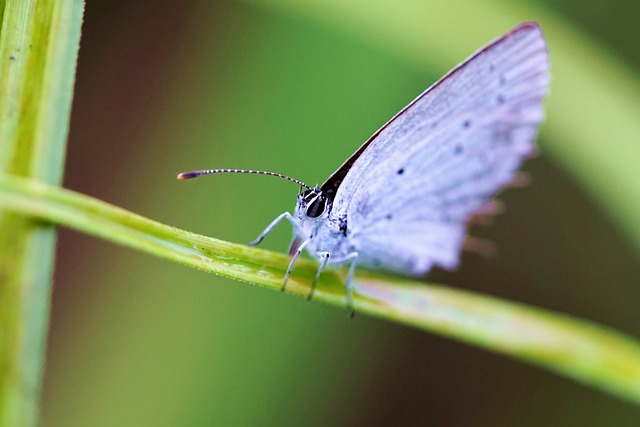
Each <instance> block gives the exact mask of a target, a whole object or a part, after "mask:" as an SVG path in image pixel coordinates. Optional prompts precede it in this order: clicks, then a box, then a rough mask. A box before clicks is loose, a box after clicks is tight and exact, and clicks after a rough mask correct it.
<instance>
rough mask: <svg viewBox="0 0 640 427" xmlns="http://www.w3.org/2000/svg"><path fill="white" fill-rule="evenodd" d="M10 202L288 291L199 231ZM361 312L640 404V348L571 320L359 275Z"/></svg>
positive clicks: (274, 263)
mask: <svg viewBox="0 0 640 427" xmlns="http://www.w3.org/2000/svg"><path fill="white" fill-rule="evenodd" d="M0 205H1V206H3V207H4V208H5V209H11V210H13V211H15V212H18V213H20V214H23V215H28V216H32V217H34V218H38V219H40V220H43V221H47V222H50V223H55V224H61V225H64V226H67V227H71V228H73V229H76V230H78V231H82V232H85V233H89V234H92V235H95V236H98V237H101V238H103V239H106V240H110V241H112V242H116V243H120V244H122V245H125V246H127V247H130V248H134V249H138V250H142V251H144V252H148V253H151V254H153V255H157V256H160V257H163V258H166V259H169V260H173V261H177V262H180V263H183V264H186V265H189V266H192V267H196V268H199V269H202V270H205V271H208V272H212V273H215V274H219V275H222V276H225V277H229V278H232V279H237V280H242V281H245V282H248V283H251V284H254V285H260V286H265V287H268V288H271V289H274V290H279V289H280V287H281V285H282V279H283V277H284V272H285V270H286V268H287V265H288V263H289V258H288V257H287V256H284V255H281V254H276V253H272V252H267V251H263V250H260V249H257V248H250V247H247V246H243V245H238V244H233V243H228V242H224V241H221V240H217V239H213V238H209V237H205V236H201V235H198V234H194V233H190V232H187V231H184V230H180V229H177V228H174V227H170V226H167V225H164V224H160V223H158V222H155V221H152V220H149V219H146V218H143V217H141V216H139V215H136V214H133V213H131V212H127V211H126V210H123V209H121V208H118V207H115V206H112V205H109V204H107V203H104V202H101V201H99V200H96V199H93V198H90V197H87V196H83V195H81V194H78V193H74V192H72V191H69V190H64V189H60V188H56V187H53V186H49V185H46V184H43V183H38V182H34V181H28V180H25V179H20V178H17V177H5V178H3V179H0ZM316 268H317V263H315V262H313V261H309V260H299V262H298V263H297V264H296V266H295V268H294V271H293V274H292V275H291V279H290V282H289V284H288V287H287V291H288V292H291V293H294V294H297V295H302V296H306V295H307V293H308V292H309V289H310V286H311V280H312V279H313V276H314V274H315V271H316ZM344 278H345V271H344V270H342V269H329V270H327V271H326V273H323V275H322V278H321V280H320V282H319V283H318V286H317V289H316V292H315V294H314V300H316V301H323V302H327V303H330V304H333V305H336V306H340V307H345V297H344V286H343V283H344ZM354 288H355V294H354V306H355V308H356V311H357V312H358V313H361V314H364V313H366V314H370V315H372V316H375V317H379V318H381V319H385V320H389V321H394V322H398V323H402V324H405V325H408V326H411V327H414V328H418V329H423V330H426V331H431V332H434V333H437V334H440V335H444V336H448V337H451V338H455V339H457V340H460V341H463V342H466V343H469V344H473V345H476V346H478V347H482V348H485V349H488V350H491V351H495V352H499V353H502V354H505V355H508V356H511V357H514V358H516V359H519V360H522V361H525V362H528V363H531V364H534V365H538V366H540V367H542V368H544V369H547V370H550V371H554V372H556V373H558V374H560V375H564V376H566V377H571V378H573V379H575V380H577V381H579V382H582V383H584V384H586V385H590V386H591V387H595V388H599V389H601V390H604V391H607V392H609V393H611V394H613V395H616V396H618V397H621V398H623V399H626V400H628V401H631V402H634V403H635V404H638V405H640V343H638V341H636V340H634V339H633V338H631V337H628V336H625V335H623V334H621V333H619V332H616V331H614V330H612V329H609V328H606V327H602V326H598V325H595V324H592V323H589V322H586V321H583V320H579V319H575V318H572V317H569V316H566V315H561V314H558V313H552V312H549V311H546V310H542V309H537V308H533V307H528V306H524V305H522V304H517V303H514V302H509V301H502V300H499V299H496V298H492V297H488V296H482V295H477V294H474V293H472V292H468V291H463V290H459V289H453V288H447V287H444V286H438V285H431V284H423V283H418V282H415V281H411V280H408V279H403V278H399V277H392V276H386V275H381V274H374V273H372V272H368V271H364V270H363V271H359V272H358V273H357V274H356V276H355V277H354Z"/></svg>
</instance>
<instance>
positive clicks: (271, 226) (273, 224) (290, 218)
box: [248, 212, 301, 246]
mask: <svg viewBox="0 0 640 427" xmlns="http://www.w3.org/2000/svg"><path fill="white" fill-rule="evenodd" d="M283 219H287V220H288V221H289V222H290V223H291V224H293V227H294V228H296V229H298V230H299V229H300V225H299V224H298V221H296V219H295V218H294V217H293V216H291V214H290V213H289V212H283V213H281V214H280V215H278V216H277V217H276V219H274V220H273V221H271V224H269V225H267V228H265V229H264V231H263V232H262V233H260V235H259V236H258V238H257V239H256V240H254V241H253V242H250V243H248V245H249V246H256V245H257V244H258V243H260V242H262V240H263V239H264V238H265V237H266V235H267V234H269V233H270V232H271V230H273V229H274V228H275V227H276V225H278V223H279V222H280V221H282V220H283ZM299 231H301V230H299Z"/></svg>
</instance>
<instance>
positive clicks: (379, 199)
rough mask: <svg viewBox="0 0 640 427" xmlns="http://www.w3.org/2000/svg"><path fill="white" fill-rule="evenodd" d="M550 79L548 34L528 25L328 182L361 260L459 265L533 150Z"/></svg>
mask: <svg viewBox="0 0 640 427" xmlns="http://www.w3.org/2000/svg"><path fill="white" fill-rule="evenodd" d="M548 82H549V77H548V55H547V51H546V44H545V41H544V38H543V36H542V33H541V31H540V29H539V27H538V26H537V24H534V23H525V24H522V25H520V26H518V27H516V28H514V29H513V30H512V31H511V32H509V33H508V34H506V35H504V36H503V37H501V38H499V39H497V40H495V41H494V42H492V43H490V44H489V45H487V46H486V47H485V48H483V49H481V50H480V51H478V52H477V53H476V54H474V55H473V56H471V57H470V58H469V59H468V60H467V61H466V62H464V63H462V64H461V65H459V66H458V67H456V68H454V69H453V70H452V71H451V72H449V73H448V74H447V75H446V76H445V77H443V78H442V79H441V80H440V81H438V82H437V83H436V84H434V85H433V86H432V87H430V88H429V89H428V90H427V91H425V92H424V93H423V94H422V95H420V96H419V97H418V98H417V99H416V100H415V101H413V102H412V103H411V104H409V105H408V106H407V107H406V108H405V109H404V110H402V111H401V112H400V113H398V114H397V115H396V116H395V117H394V118H393V119H391V120H390V121H389V122H388V123H387V124H385V126H383V127H382V128H381V129H380V130H379V131H378V132H376V133H375V134H374V135H373V136H372V137H371V138H370V139H369V140H368V141H367V142H365V144H364V145H363V146H362V147H361V148H360V149H359V150H358V151H357V152H356V153H355V154H354V155H353V156H352V157H351V158H350V159H349V160H347V162H345V164H344V165H343V166H342V167H341V168H340V169H338V171H336V172H335V173H334V175H332V176H331V177H330V178H329V179H328V180H327V182H326V183H325V184H324V185H323V190H326V189H327V188H334V189H337V193H336V194H335V200H334V204H333V210H332V212H331V216H332V217H333V218H346V220H347V221H348V227H349V232H350V235H351V238H352V239H354V242H357V243H358V247H359V249H358V250H359V252H360V255H361V260H362V261H364V263H365V264H371V265H378V264H381V266H383V267H386V268H389V269H392V270H396V271H401V272H404V273H409V274H421V273H424V272H426V271H428V270H429V269H430V268H431V267H432V266H433V265H439V266H442V267H445V268H453V267H455V266H456V265H457V262H458V256H459V255H458V254H459V252H460V247H461V245H462V240H463V238H464V235H465V222H466V221H467V219H468V218H469V217H470V216H471V214H473V213H474V212H475V211H476V210H478V209H480V208H481V207H482V206H483V204H485V203H486V202H487V201H488V200H489V199H490V198H491V197H493V196H494V195H495V193H496V192H498V191H499V190H500V189H501V188H502V187H503V186H504V185H506V184H507V183H509V182H510V181H511V180H512V179H513V178H514V176H515V174H516V172H517V170H518V168H519V167H520V165H521V163H522V161H523V160H524V159H525V158H527V157H529V156H530V155H532V154H533V152H534V146H533V140H534V138H535V134H536V127H537V125H538V123H539V122H540V120H541V118H542V105H541V101H542V98H543V97H544V95H545V94H546V91H547V86H548ZM390 253H393V254H395V255H394V256H393V257H390V256H389V254H390ZM359 262H360V261H359Z"/></svg>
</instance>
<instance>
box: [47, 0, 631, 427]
mask: <svg viewBox="0 0 640 427" xmlns="http://www.w3.org/2000/svg"><path fill="white" fill-rule="evenodd" d="M299 4H300V5H304V8H302V7H301V6H297V5H299ZM320 4H321V3H296V6H295V7H296V9H295V10H294V9H290V8H286V9H282V10H285V11H284V12H283V11H282V10H281V9H279V8H269V7H264V6H255V5H250V4H246V3H227V2H205V1H201V2H197V1H193V2H178V1H168V0H167V1H163V2H153V3H151V2H126V1H124V0H120V1H109V2H106V1H102V2H101V1H95V2H90V4H89V5H88V10H87V14H86V21H85V23H84V34H83V43H82V51H81V56H80V63H79V70H78V71H79V74H78V81H77V86H76V91H77V96H76V98H75V100H74V112H73V116H72V127H71V138H70V145H69V157H68V161H69V168H68V170H67V176H66V183H65V186H67V187H70V188H73V189H76V190H79V191H81V192H84V193H88V194H91V195H95V196H97V197H99V198H100V199H103V200H107V201H109V202H112V203H114V204H116V205H120V206H123V207H125V208H127V209H130V210H132V211H134V212H139V213H142V214H144V215H146V216H149V217H153V218H157V219H158V220H160V221H162V222H165V223H170V224H176V225H179V226H180V227H182V228H185V229H189V230H197V231H198V232H201V233H203V234H206V235H212V236H216V237H219V238H222V239H228V240H232V241H238V242H245V241H249V240H251V239H253V238H254V237H255V235H256V234H257V232H259V231H260V230H261V229H262V227H263V226H264V225H265V224H266V223H268V222H269V221H270V220H271V218H273V217H274V216H275V215H277V214H279V213H280V212H282V211H283V210H285V209H290V208H291V207H292V205H293V203H294V196H295V194H296V191H297V189H295V188H291V187H287V186H286V184H284V185H283V184H282V183H279V182H274V181H273V180H261V179H259V178H256V177H238V176H228V177H216V179H208V180H204V179H203V180H202V181H201V182H197V183H193V184H192V185H188V186H186V185H185V183H180V182H175V180H174V179H175V173H176V172H179V171H181V170H186V169H195V168H204V167H247V168H261V169H271V170H275V171H278V172H283V173H287V174H290V175H293V176H295V177H297V178H300V179H303V180H305V181H308V182H314V181H318V182H321V181H322V180H323V179H324V177H325V176H326V175H327V174H328V173H330V172H331V171H332V170H333V169H334V168H335V167H336V166H338V165H339V164H340V162H341V160H342V159H344V158H346V156H347V155H348V154H350V153H351V152H352V151H353V150H354V148H355V147H357V146H358V145H359V143H360V142H361V141H362V140H364V139H365V138H366V137H367V136H368V135H369V134H371V133H372V132H373V131H374V130H375V129H376V128H377V127H378V126H379V125H380V124H382V123H383V122H384V121H385V120H386V119H388V118H389V117H390V116H391V115H392V114H394V113H395V112H396V111H397V110H399V109H400V108H401V107H402V106H404V104H406V103H407V102H408V101H410V100H411V99H413V97H414V96H415V95H416V94H417V93H420V92H421V91H422V90H424V88H425V87H427V86H428V85H429V84H430V83H431V82H433V81H434V80H436V79H437V78H438V77H439V76H440V75H441V74H442V73H443V72H445V71H446V70H447V69H449V68H450V67H451V66H452V65H454V64H455V63H456V62H458V61H460V60H462V59H463V58H464V57H466V55H467V54H468V53H470V52H472V51H473V50H474V49H476V48H478V47H479V46H481V45H482V44H483V43H485V42H486V41H488V39H490V38H492V37H495V36H497V35H499V34H501V33H502V32H504V31H505V30H506V29H508V28H510V27H511V26H512V25H513V24H515V23H517V22H519V21H522V20H528V19H533V20H538V21H539V22H540V23H541V25H542V27H543V28H544V29H545V30H547V29H549V31H548V36H549V38H550V44H551V45H552V46H558V49H560V48H559V47H561V46H564V47H562V49H561V50H558V51H557V52H559V53H556V51H554V50H553V49H555V48H552V61H553V63H554V64H555V63H556V61H559V62H558V66H559V67H561V65H560V64H562V61H563V58H562V56H565V55H570V54H573V52H576V55H578V54H579V55H578V56H577V57H580V58H582V59H580V61H582V62H584V69H580V68H577V69H576V68H573V69H569V68H565V70H567V71H566V72H564V73H562V72H559V74H558V75H556V76H555V78H554V83H553V84H554V86H553V92H552V95H551V97H550V98H549V109H548V117H549V121H548V124H547V125H546V127H545V128H543V133H542V137H541V143H542V144H543V146H544V147H545V148H546V150H548V151H550V152H551V151H553V150H554V149H556V150H559V151H556V152H555V153H556V158H557V159H558V162H559V164H562V165H563V166H564V167H567V168H568V166H567V165H570V164H571V162H572V161H575V164H576V165H578V166H579V168H578V169H576V170H585V171H586V172H585V173H587V174H588V173H593V174H594V178H595V179H594V180H592V181H587V180H585V181H584V182H593V183H595V184H594V185H595V187H589V186H585V187H582V184H580V185H576V184H574V183H573V182H572V181H571V180H569V179H568V177H567V176H566V175H565V174H564V173H563V172H562V171H560V170H558V169H557V168H556V167H555V164H554V163H551V162H550V160H549V158H548V157H547V156H542V157H541V158H539V159H536V160H533V161H531V162H529V164H528V165H527V171H528V172H529V173H530V174H531V176H532V177H533V184H532V185H531V187H530V188H528V189H526V190H520V191H518V192H508V193H506V194H505V195H504V196H502V197H501V198H502V199H503V200H504V201H505V203H506V205H507V207H508V213H507V214H506V215H504V216H503V217H501V218H499V219H498V221H497V223H496V225H495V226H494V227H493V228H492V229H490V230H474V232H475V233H476V234H481V235H483V236H485V237H489V238H491V239H492V240H493V241H495V242H496V244H497V245H498V246H499V247H500V249H501V251H502V254H501V256H500V257H499V259H497V260H495V261H493V262H488V261H486V260H482V259H478V258H475V257H473V256H468V257H465V260H464V264H463V267H462V269H461V270H460V271H459V272H457V273H455V274H451V273H444V272H435V273H434V274H433V275H432V276H431V278H432V280H433V281H437V282H443V283H448V284H451V285H452V286H459V287H463V288H464V287H467V288H473V289H474V290H476V291H479V292H482V293H486V294H492V295H497V296H500V297H504V298H511V299H514V300H518V301H523V302H526V303H529V304H534V305H539V306H542V307H548V308H551V309H555V310H559V311H563V312H567V313H571V314H574V315H577V316H580V317H584V318H588V319H592V320H595V321H598V322H600V323H603V324H607V325H611V326H613V327H615V328H617V329H620V330H623V331H626V332H628V333H630V334H632V335H635V336H638V335H640V329H639V326H638V322H637V304H636V301H638V298H640V289H638V287H637V280H638V277H640V267H639V265H638V262H637V252H636V253H634V251H633V249H632V247H631V246H629V242H632V241H633V239H634V235H633V234H632V233H630V232H627V234H628V235H626V236H625V235H623V234H622V233H620V232H619V231H618V230H619V229H618V228H617V227H616V226H615V225H614V223H613V222H611V221H610V219H608V217H607V216H605V215H603V214H602V213H601V211H600V208H599V207H598V205H595V204H593V203H592V202H591V201H590V200H589V199H586V198H585V195H584V194H583V193H582V188H586V189H588V190H589V191H592V190H591V188H596V189H597V188H602V189H603V188H605V187H598V185H602V183H604V184H606V185H607V186H609V188H612V190H611V194H608V192H607V191H604V190H599V191H600V192H599V193H598V192H595V191H594V192H592V193H590V194H603V199H602V200H613V198H615V200H618V201H619V202H617V203H620V206H622V208H620V209H618V210H617V211H619V212H628V210H626V211H625V209H628V206H631V205H630V203H631V202H632V201H633V200H636V199H634V197H638V196H637V194H639V193H638V192H637V191H635V192H634V191H633V190H634V189H635V188H637V183H636V182H633V180H630V181H628V182H618V181H607V180H605V179H604V178H603V177H604V176H606V175H603V173H604V172H603V171H601V170H599V169H597V168H598V166H597V165H595V166H594V165H593V164H592V163H589V162H587V161H586V160H585V159H589V158H593V156H597V155H598V154H599V153H600V154H602V159H603V163H602V164H606V165H609V163H607V161H609V160H610V159H620V158H621V159H625V160H626V159H631V158H633V157H632V156H633V153H635V150H637V147H636V145H637V144H636V145H632V144H627V145H617V144H618V142H619V141H634V140H637V134H635V133H634V132H635V128H634V127H633V126H625V127H622V128H619V129H618V130H617V132H616V133H614V134H603V133H601V131H602V130H605V129H611V126H614V125H616V123H621V121H622V122H623V123H627V122H628V118H629V117H633V115H634V113H636V114H637V110H635V107H634V105H635V104H634V102H637V100H636V101H634V100H633V99H631V101H629V98H630V97H632V96H633V93H634V92H632V91H628V92H627V93H625V88H626V87H627V86H628V83H626V82H632V83H631V84H632V85H637V70H634V69H633V68H632V67H633V66H634V64H638V62H639V59H638V55H640V53H639V51H638V50H637V49H634V48H633V46H631V47H629V46H630V45H629V44H630V43H632V40H636V39H637V38H636V37H635V36H634V34H635V33H634V30H633V28H635V22H633V21H632V20H631V18H630V17H631V16H633V13H634V12H636V14H637V11H638V8H639V6H637V5H636V4H635V3H631V2H622V1H618V2H613V3H612V4H611V5H609V6H608V7H607V9H606V10H600V9H598V6H597V5H598V3H596V2H594V1H588V2H586V3H582V2H581V3H580V4H579V5H577V4H575V3H573V4H572V3H571V2H565V3H558V4H556V3H551V2H548V3H547V4H546V6H545V8H544V9H543V10H539V9H533V7H534V5H537V4H538V3H534V2H533V1H531V2H509V3H507V2H499V1H494V2H488V1H486V2H473V3H470V2H469V3H460V4H454V3H451V4H445V3H441V4H440V5H439V6H438V8H437V9H434V10H433V11H432V12H430V13H428V14H427V13H425V12H424V11H422V10H421V9H415V10H414V9H411V7H413V6H411V5H412V3H409V2H407V3H406V5H409V6H406V7H407V9H406V10H405V9H403V8H400V7H399V10H403V11H404V15H403V16H405V17H406V19H407V21H406V22H403V21H397V20H392V19H391V18H396V17H395V16H392V15H389V16H388V18H389V20H388V24H390V25H388V26H387V27H385V26H383V25H380V21H379V20H374V19H371V18H367V17H371V16H372V15H371V13H372V12H373V11H375V9H376V8H375V7H374V6H375V5H374V4H371V7H368V5H365V6H363V5H362V3H360V2H353V3H351V5H352V6H351V8H350V9H351V10H337V9H336V10H335V11H334V12H331V14H330V18H332V19H327V18H322V16H321V19H318V16H319V15H318V13H317V10H318V8H319V6H318V5H320ZM322 4H325V5H331V4H333V3H322ZM402 4H404V3H402ZM461 5H463V6H464V7H460V6H461ZM457 6H458V7H457ZM577 9H579V10H577ZM380 10H383V9H380ZM574 10H577V13H574ZM620 10H625V11H626V13H625V14H621V13H620V12H619V11H620ZM610 13H611V15H609V14H610ZM563 15H564V16H563ZM623 15H624V16H623ZM309 17H311V18H309ZM358 17H361V18H362V19H361V20H358V19H356V18H358ZM383 17H386V16H385V15H383ZM378 19H379V18H378ZM389 28H391V30H390V29H389ZM420 28H424V29H433V31H434V33H433V34H431V35H429V36H426V35H423V34H422V33H420V32H419V31H418V30H416V29H420ZM392 34H396V35H398V34H399V35H400V37H398V38H396V39H394V38H393V37H392V36H391V35H392ZM403 34H404V38H403V37H402V35H403ZM416 34H418V37H419V38H420V41H421V42H423V41H424V42H425V43H430V44H429V45H426V46H427V47H420V46H423V45H419V44H411V40H413V39H415V38H416ZM354 35H355V37H354ZM595 40H597V41H598V42H594V41H595ZM576 43H577V44H576ZM594 43H595V44H594ZM397 46H406V49H398V48H397ZM556 57H557V59H555V58H556ZM622 57H624V58H625V59H624V60H622V61H621V62H626V63H627V64H629V65H628V66H627V67H621V66H620V65H619V64H618V63H617V62H616V61H620V59H619V58H622ZM603 58H604V60H605V62H604V64H603V62H602V59H603ZM614 58H618V59H614ZM627 58H628V59H627ZM609 61H610V62H609ZM554 66H555V65H554ZM561 69H562V68H560V70H561ZM621 70H622V71H621ZM594 77H598V79H600V83H598V85H597V86H595V87H594V88H593V89H594V91H593V92H591V91H590V89H589V86H588V84H590V83H589V82H590V81H593V80H590V79H593V78H594ZM585 82H586V84H587V86H586V89H585V86H584V85H585ZM578 83H579V84H578ZM607 85H612V86H614V87H617V88H618V89H617V90H616V91H615V93H613V94H609V93H606V92H603V91H602V89H603V88H605V89H606V88H607V87H608V86H607ZM596 89H597V90H596ZM555 91H558V95H557V98H556V99H562V100H565V102H569V103H568V104H562V103H558V104H555V106H554V102H559V101H554V97H556V95H555ZM563 91H564V93H563ZM585 91H589V92H585ZM594 97H595V98H594ZM621 99H622V100H623V102H622V103H621V102H620V100H621ZM625 105H626V107H624V106H625ZM621 106H622V107H624V108H623V109H622V110H621V108H622V107H621ZM621 111H622V113H621ZM598 112H600V113H601V114H600V115H598V114H597V113H598ZM561 117H562V118H563V119H562V120H561ZM554 120H556V123H557V124H554ZM565 124H566V127H564V126H565ZM583 125H584V129H582V130H581V131H580V132H581V133H576V134H575V135H578V139H577V141H578V142H580V141H581V140H582V138H585V144H587V143H589V144H591V142H593V141H595V142H596V143H597V145H596V146H597V147H602V146H603V144H605V145H604V146H605V147H606V148H607V149H606V150H603V149H602V148H599V151H598V150H596V151H593V148H590V147H592V145H588V147H587V146H585V153H582V152H580V151H578V152H576V151H575V146H576V144H575V142H576V140H574V141H570V138H569V137H568V136H567V134H566V133H565V132H569V130H571V131H573V130H575V129H578V128H580V127H581V126H583ZM636 126H637V124H636ZM594 128H595V129H599V130H600V132H597V133H595V134H593V135H591V133H592V132H590V129H594ZM569 136H570V135H569ZM603 139H604V140H605V141H603ZM569 142H572V143H573V145H571V147H572V148H571V149H565V150H564V151H561V150H560V148H561V147H564V146H567V145H564V144H567V143H569ZM552 147H554V148H552ZM557 147H560V148H557ZM609 147H610V148H609ZM586 148H588V149H586ZM614 152H615V156H613V155H611V156H605V155H604V154H610V153H614ZM588 156H591V157H588ZM627 163H628V162H626V163H625V164H627ZM585 164H586V165H587V169H584V165H585ZM591 166H593V167H594V168H595V169H593V170H592V172H589V171H590V170H591V169H589V167H591ZM609 167H610V166H609ZM567 170H570V169H567ZM621 170H623V169H621ZM605 172H606V171H605ZM571 176H578V177H583V175H580V173H579V172H572V175H571ZM621 176H622V175H621ZM629 176H633V175H629ZM625 196H628V199H625ZM608 197H610V198H608ZM620 200H622V201H621V202H620ZM615 218H617V221H620V224H622V225H623V227H626V228H622V229H623V230H631V228H629V227H633V226H634V224H635V226H638V224H637V220H635V219H633V218H631V219H629V216H628V215H624V216H617V217H615ZM276 234H277V235H276V236H273V237H272V238H271V240H269V241H268V242H265V243H266V245H267V247H270V248H274V249H279V250H281V251H284V248H286V247H287V243H288V239H289V231H288V230H284V229H280V230H279V231H277V232H276ZM270 237H271V236H270ZM59 254H60V262H59V266H58V271H57V273H56V286H55V288H54V306H53V318H52V330H51V347H50V348H51V353H50V359H49V366H48V371H47V383H46V390H45V406H44V417H45V423H46V424H47V425H54V426H56V425H61V426H62V425H64V426H69V425H78V426H80V425H92V426H101V425H105V426H106V425H136V426H143V425H153V426H159V425H176V424H177V425H256V424H257V425H271V424H273V425H281V424H304V425H326V424H344V425H376V424H377V425H383V424H391V423H393V424H418V423H420V424H425V423H430V424H434V425H468V424H470V423H473V424H475V425H504V426H510V425H521V426H527V425H540V424H543V423H545V422H549V421H553V422H554V423H556V424H561V425H580V426H585V425H603V424H605V423H606V424H607V425H612V424H615V425H636V423H637V417H638V411H637V409H635V408H633V407H631V406H630V405H628V404H626V403H624V402H620V401H617V400H614V399H611V398H609V397H607V396H604V395H601V394H599V393H597V392H595V391H591V390H586V389H584V388H582V387H580V386H578V385H575V384H573V383H571V382H568V381H565V380H562V379H559V378H556V377H554V376H552V375H549V374H545V373H542V372H540V371H538V370H536V369H532V368H529V367H527V366H523V365H520V364H517V363H513V362H511V361H508V360H505V359H504V358H501V357H496V356H494V355H491V354H487V353H483V352H479V351H477V350H475V349H472V348H467V347H464V346H460V345H459V344H457V343H453V342H448V341H444V340H441V339H439V338H436V337H432V336H426V335H425V334H422V333H418V332H415V331H412V330H408V329H404V328H400V327H396V326H392V325H388V324H385V323H382V322H379V321H376V320H372V319H366V318H364V317H359V318H357V319H356V320H355V321H353V322H346V320H345V317H346V316H345V313H343V312H342V311H339V310H334V309H331V308H330V307H325V306H322V305H320V304H305V303H304V302H303V301H300V300H298V299H293V298H290V297H283V296H282V295H280V294H278V293H275V292H262V291H258V290H255V289H253V288H250V287H247V286H243V285H237V286H234V285H235V284H234V283H231V282H226V281H225V280H224V279H221V278H217V277H212V276H210V275H205V274H202V273H200V272H198V271H189V270H185V269H184V268H181V267H180V266H177V265H169V264H168V263H164V262H162V261H158V260H156V259H153V258H149V257H147V256H145V255H142V254H137V253H132V252H127V251H122V250H121V249H120V248H115V247H112V246H109V245H106V244H103V243H101V242H96V241H93V240H91V239H87V238H85V237H82V236H78V235H75V234H71V233H68V232H65V233H63V239H62V241H61V243H60V246H59ZM223 282H224V283H223ZM219 284H222V285H220V286H219Z"/></svg>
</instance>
